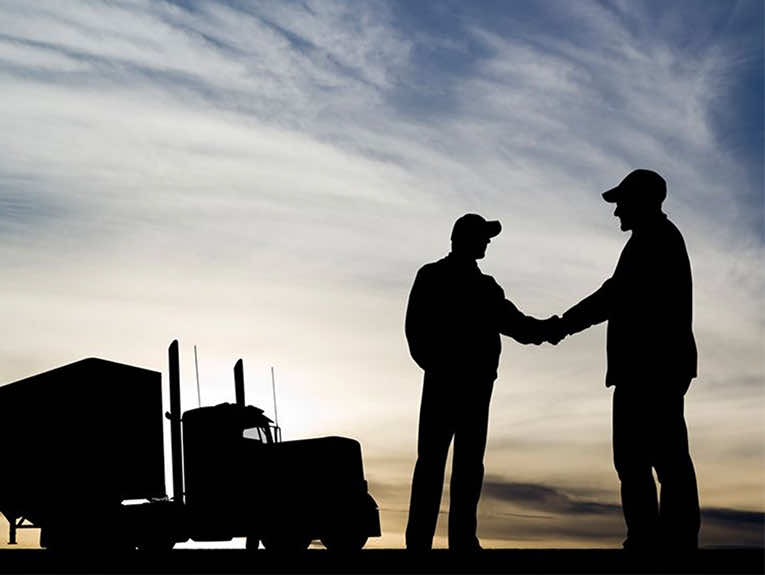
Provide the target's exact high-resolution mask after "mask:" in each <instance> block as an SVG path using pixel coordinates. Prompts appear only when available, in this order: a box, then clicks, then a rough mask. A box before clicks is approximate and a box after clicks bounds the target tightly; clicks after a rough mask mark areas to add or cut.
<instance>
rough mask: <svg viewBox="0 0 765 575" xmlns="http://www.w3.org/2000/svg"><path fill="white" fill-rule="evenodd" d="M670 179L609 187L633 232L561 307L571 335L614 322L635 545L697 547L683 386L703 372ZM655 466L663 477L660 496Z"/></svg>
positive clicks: (618, 426) (613, 353) (635, 177)
mask: <svg viewBox="0 0 765 575" xmlns="http://www.w3.org/2000/svg"><path fill="white" fill-rule="evenodd" d="M666 195H667V186H666V182H665V181H664V178H662V177H661V176H660V175H659V174H657V173H656V172H653V171H651V170H635V171H633V172H631V173H630V174H628V175H627V176H626V177H625V178H624V179H623V180H622V181H621V183H620V184H619V185H618V186H616V187H615V188H613V189H611V190H608V191H607V192H605V193H603V198H604V199H605V200H606V201H607V202H611V203H615V204H616V210H615V211H614V215H615V216H616V217H618V218H619V219H620V221H621V229H622V230H623V231H632V237H631V238H630V239H629V240H628V241H627V244H626V245H625V246H624V250H623V251H622V254H621V257H620V258H619V263H618V264H617V265H616V270H615V271H614V273H613V275H612V276H611V278H609V279H608V280H606V281H605V283H604V284H603V285H602V286H601V287H600V289H598V290H597V291H596V292H595V293H593V294H592V295H590V296H588V297H587V298H585V299H584V300H582V301H581V302H579V303H578V304H577V305H575V306H574V307H572V308H571V309H569V310H568V311H567V312H566V313H565V314H564V315H563V322H562V324H561V325H562V328H563V330H564V332H565V333H567V334H572V333H576V332H578V331H581V330H583V329H586V328H588V327H590V326H591V325H594V324H597V323H601V322H604V321H608V332H607V340H606V351H607V358H608V370H607V373H606V386H609V387H610V386H614V387H615V389H614V397H613V450H614V464H615V467H616V471H617V473H618V474H619V479H620V481H621V495H622V507H623V510H624V518H625V522H626V524H627V539H626V541H625V542H624V547H625V548H628V549H644V548H656V547H657V546H661V547H665V548H673V549H695V548H696V547H697V544H698V543H697V541H698V531H699V525H700V519H699V499H698V491H697V488H696V474H695V471H694V469H693V462H692V461H691V456H690V453H689V449H688V431H687V429H686V425H685V417H684V414H683V410H684V395H685V392H686V391H687V390H688V387H689V385H690V383H691V380H692V379H693V378H694V377H696V355H697V354H696V342H695V340H694V337H693V331H692V329H691V321H692V290H691V266H690V261H689V259H688V252H687V251H686V248H685V242H684V241H683V237H682V236H681V235H680V232H679V231H678V229H677V228H676V227H675V226H674V224H672V222H670V221H669V220H668V219H667V216H666V215H665V214H664V213H663V212H662V210H661V205H662V202H663V201H664V198H665V197H666ZM652 469H655V470H656V475H657V477H658V479H659V482H660V483H661V498H660V501H659V500H657V495H656V484H655V483H654V477H653V472H652Z"/></svg>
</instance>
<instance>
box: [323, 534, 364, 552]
mask: <svg viewBox="0 0 765 575" xmlns="http://www.w3.org/2000/svg"><path fill="white" fill-rule="evenodd" d="M367 539H368V537H367V536H366V535H361V534H359V533H335V534H332V535H326V536H324V537H322V538H321V543H322V545H324V547H326V548H327V549H328V550H329V551H336V552H338V553H355V552H357V551H361V549H362V548H363V547H364V545H366V543H367Z"/></svg>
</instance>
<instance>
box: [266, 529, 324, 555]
mask: <svg viewBox="0 0 765 575" xmlns="http://www.w3.org/2000/svg"><path fill="white" fill-rule="evenodd" d="M261 541H263V546H264V547H265V548H266V549H267V550H268V551H276V552H277V553H299V552H300V551H305V550H306V549H308V546H309V545H310V544H311V541H312V540H311V538H310V537H306V536H304V535H296V534H294V533H293V534H278V535H264V536H263V537H262V538H261Z"/></svg>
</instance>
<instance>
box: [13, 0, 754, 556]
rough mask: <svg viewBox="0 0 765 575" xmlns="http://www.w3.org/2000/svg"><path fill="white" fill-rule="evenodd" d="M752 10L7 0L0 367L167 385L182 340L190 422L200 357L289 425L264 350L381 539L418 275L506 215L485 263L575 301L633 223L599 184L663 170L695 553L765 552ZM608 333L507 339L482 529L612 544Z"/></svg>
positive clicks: (295, 418) (503, 540)
mask: <svg viewBox="0 0 765 575" xmlns="http://www.w3.org/2000/svg"><path fill="white" fill-rule="evenodd" d="M763 27H764V26H763V5H762V2H760V1H757V0H755V1H744V0H739V1H732V0H725V1H720V2H699V1H673V2H666V1H661V2H659V1H643V2H641V1H632V0H631V1H626V0H622V1H619V0H614V1H610V2H598V1H585V0H582V1H578V2H559V1H553V0H548V1H544V0H541V1H534V2H532V1H524V0H519V1H515V2H512V3H510V2H495V1H489V0H485V1H479V2H457V1H448V0H447V1H439V2H428V1H422V2H407V1H404V0H402V1H393V0H391V1H379V2H378V1H374V0H368V1H364V2H340V1H335V0H321V1H318V0H317V1H309V0H306V1H303V2H292V1H284V2H257V1H254V2H239V1H233V0H232V1H219V2H214V1H207V2H201V1H199V2H198V1H178V2H169V1H159V0H157V1H153V2H149V1H144V0H111V1H96V0H92V1H78V0H72V1H70V2H66V3H58V2H52V1H51V2H34V3H32V2H25V1H23V0H19V1H14V0H0V94H2V96H1V97H0V266H2V270H3V271H2V275H1V276H0V277H2V281H1V282H0V323H1V324H2V325H3V326H4V330H5V334H6V335H5V337H3V338H0V382H2V383H7V382H12V381H15V380H18V379H21V378H24V377H27V376H29V375H31V374H34V373H37V372H41V371H45V370H47V369H52V368H54V367H57V366H59V365H62V364H66V363H69V362H72V361H76V360H78V359H81V358H83V357H89V356H97V357H102V358H105V359H110V360H113V361H119V362H123V363H128V364H134V365H138V366H142V367H146V368H149V369H154V370H157V371H162V373H163V380H164V381H166V379H167V377H166V376H167V346H168V345H169V343H170V341H171V340H172V339H174V338H178V339H179V340H180V345H181V362H182V392H183V408H184V409H190V408H193V407H197V406H198V402H197V388H196V382H195V373H194V355H193V346H194V345H196V346H197V348H198V355H199V375H200V395H201V399H202V403H203V404H204V405H212V404H216V403H220V402H224V401H233V397H234V390H233V376H232V368H233V365H234V362H235V360H236V359H237V358H242V359H243V360H244V366H245V379H246V382H247V394H248V402H251V403H254V404H256V405H259V406H261V407H263V408H265V409H266V412H267V414H269V415H273V404H272V395H271V392H272V389H271V380H270V367H271V366H274V368H275V373H276V382H277V389H276V391H277V398H278V412H279V423H280V424H281V426H282V427H283V428H284V438H285V439H288V440H289V439H297V438H305V437H317V436H324V435H345V436H348V437H353V438H356V439H358V440H359V441H360V442H361V444H362V449H363V454H364V466H365V473H366V477H367V480H368V481H369V485H370V491H371V493H372V495H373V496H374V497H375V499H376V500H377V502H378V504H379V505H380V509H381V518H382V526H383V532H384V536H383V537H382V538H380V539H374V540H371V541H370V543H369V544H368V545H369V546H370V547H402V546H403V544H404V540H403V530H404V526H405V521H406V512H407V506H408V497H409V481H410V478H411V471H412V468H413V465H414V460H415V438H416V431H417V413H418V409H419V396H420V391H421V380H422V374H421V372H420V370H419V369H418V368H417V366H416V365H415V364H414V362H413V361H412V360H411V359H410V357H409V355H408V351H407V346H406V341H405V338H404V334H403V319H404V313H405V308H406V301H407V297H408V291H409V288H410V287H411V283H412V280H413V278H414V275H415V273H416V272H417V270H418V268H419V267H420V266H421V265H423V264H424V263H426V262H430V261H434V260H437V259H439V258H441V257H443V256H444V255H445V254H446V253H448V251H449V234H450V231H451V226H452V224H453V222H454V220H455V219H456V218H457V217H459V216H460V215H462V214H464V213H467V212H477V213H480V214H482V215H484V216H486V217H487V218H489V219H499V220H500V221H501V222H502V225H503V232H502V234H501V235H500V236H498V237H497V238H495V239H494V240H493V241H492V243H491V245H490V246H489V249H488V252H487V256H486V258H485V259H484V260H482V261H481V262H480V265H481V268H482V270H483V271H484V272H485V273H487V274H490V275H492V276H493V277H494V278H495V279H496V280H497V281H498V283H499V284H500V285H502V286H503V288H504V290H505V293H506V295H507V297H508V298H509V299H511V300H512V301H513V302H514V303H515V304H516V305H517V306H518V307H519V308H520V309H522V310H523V311H524V312H525V313H527V314H530V315H534V316H537V317H547V316H549V315H551V314H556V313H557V314H560V313H562V312H563V311H565V310H566V309H567V308H568V307H569V306H571V305H573V304H575V303H576V302H577V301H579V299H581V298H582V297H584V296H586V295H588V294H589V293H590V292H592V291H594V290H595V289H596V288H597V287H599V286H600V284H601V283H602V281H603V280H604V279H606V278H607V277H608V276H609V275H610V274H611V273H612V271H613V268H614V266H615V263H616V260H617V258H618V256H619V253H620V250H621V248H622V247H623V245H624V243H625V241H626V240H627V238H628V235H627V234H624V233H623V232H621V231H620V230H619V226H618V221H617V220H616V219H615V218H614V217H613V214H612V212H613V206H610V205H608V204H605V203H604V202H603V201H602V199H601V197H600V193H601V192H602V191H603V190H605V189H607V188H610V187H612V186H614V185H616V183H618V182H619V180H621V178H622V177H624V175H626V174H627V173H628V172H629V171H630V170H632V169H634V168H651V169H654V170H656V171H658V172H659V173H661V174H662V175H663V176H664V177H665V178H666V180H667V182H668V190H669V194H668V198H667V200H666V202H665V204H664V208H665V211H666V212H667V213H668V214H669V217H670V218H671V219H672V221H673V222H674V223H675V224H676V225H677V226H678V227H679V229H680V230H681V231H682V233H683V235H684V237H685V241H686V244H687V246H688V251H689V254H690V258H691V262H692V267H693V274H694V331H695V335H696V339H697V343H698V347H699V354H700V359H699V377H698V379H697V380H696V381H695V382H694V384H693V385H692V387H691V390H690V391H689V393H688V395H687V397H686V417H687V421H688V427H689V432H690V440H691V452H692V455H693V457H694V461H695V465H696V470H697V474H698V478H699V489H700V497H701V503H702V507H703V525H702V531H701V544H702V545H706V546H730V545H734V546H735V545H762V544H763V535H764V532H763V517H764V513H765V442H764V441H763V440H764V439H765V423H763V421H765V419H764V416H765V385H764V384H765V363H764V361H765V360H763V357H765V353H764V352H765V345H763V341H765V340H763V326H764V325H765V318H764V317H763V300H764V298H763V293H764V290H763V287H765V278H764V277H763V272H762V260H763V242H764V241H765V232H764V229H765V225H764V222H763V217H764V214H765V209H764V205H763ZM604 340H605V328H604V326H603V325H600V326H596V327H594V328H592V329H590V330H588V331H586V332H583V333H581V334H578V335H576V336H573V337H571V338H568V339H567V340H565V341H563V342H562V343H561V344H559V345H558V346H555V347H553V346H551V345H542V346H539V347H536V346H523V345H521V344H519V343H517V342H515V341H513V340H511V339H505V340H504V341H503V346H504V350H503V356H502V362H501V366H500V370H499V378H498V381H497V383H496V385H495V392H494V396H493V402H492V412H491V421H490V430H489V443H488V449H487V454H486V481H485V484H484V490H483V496H482V500H481V506H480V509H479V537H481V540H482V542H483V544H484V545H485V546H488V547H618V546H620V544H621V541H622V539H623V538H624V525H623V520H622V517H621V512H620V506H619V493H618V481H617V477H616V473H615V471H614V469H613V465H612V461H611V447H610V438H611V427H610V426H611V420H610V402H611V393H612V391H611V390H610V389H609V390H607V389H606V388H605V387H604V384H603V375H604V367H605V361H604V360H605V352H604ZM469 392H470V382H469V381H466V382H465V393H469ZM112 399H113V401H114V402H115V403H118V401H119V397H114V398H112ZM16 433H18V434H23V430H18V431H17V432H16ZM1 453H2V447H0V454H1ZM168 459H169V458H168ZM447 477H448V473H447ZM168 483H169V482H168ZM308 487H309V486H308ZM168 488H169V487H168ZM447 508H448V487H447V489H446V490H445V497H444V500H443V502H442V510H446V509H447ZM445 529H446V516H445V515H444V514H443V513H442V515H441V520H440V522H439V528H438V532H437V537H436V546H439V547H443V546H445V544H446V539H445V534H446V530H445ZM21 538H22V542H23V544H24V545H36V543H37V534H36V532H35V531H28V532H22V534H21ZM6 541H7V524H6V523H4V522H2V523H0V545H4V544H5V542H6ZM232 544H233V545H243V542H242V541H234V542H233V543H232Z"/></svg>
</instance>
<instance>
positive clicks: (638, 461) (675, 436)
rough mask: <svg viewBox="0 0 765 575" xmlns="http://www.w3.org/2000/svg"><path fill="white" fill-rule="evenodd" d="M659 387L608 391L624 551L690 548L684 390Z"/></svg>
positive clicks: (692, 518) (695, 503)
mask: <svg viewBox="0 0 765 575" xmlns="http://www.w3.org/2000/svg"><path fill="white" fill-rule="evenodd" d="M662 383H666V385H662V386H654V388H653V389H651V390H646V388H640V387H638V386H633V385H625V386H620V385H618V384H617V385H616V389H615V390H614V397H613V450H614V466H615V467H616V472H617V473H618V475H619V480H620V483H621V498H622V509H623V512H624V520H625V523H626V525H627V540H626V541H625V542H624V546H625V548H638V547H652V546H657V545H659V546H662V547H665V548H677V549H686V550H687V549H695V548H696V547H697V546H698V533H699V527H700V524H701V519H700V513H699V496H698V488H697V486H696V472H695V470H694V467H693V461H692V460H691V455H690V451H689V447H688V429H687V427H686V424H685V416H684V403H685V402H684V398H683V392H682V391H679V390H680V389H682V390H683V391H684V386H681V385H674V382H662ZM686 387H687V386H686ZM653 470H656V477H657V478H658V480H659V483H660V485H661V493H660V495H659V497H657V492H656V483H655V481H654V476H653Z"/></svg>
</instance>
